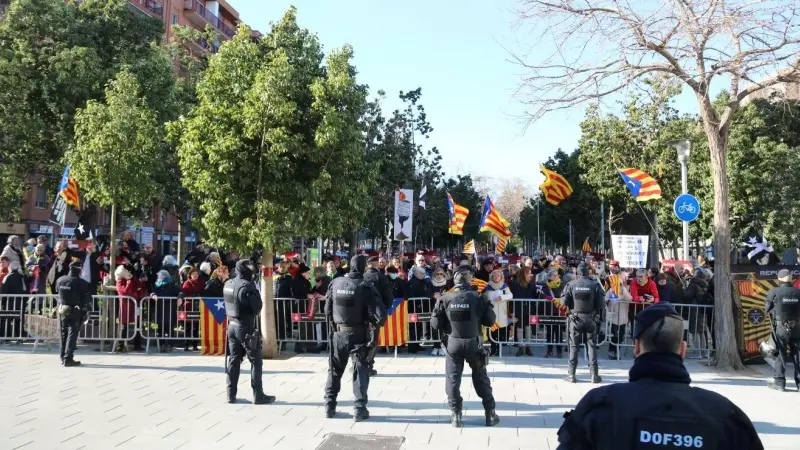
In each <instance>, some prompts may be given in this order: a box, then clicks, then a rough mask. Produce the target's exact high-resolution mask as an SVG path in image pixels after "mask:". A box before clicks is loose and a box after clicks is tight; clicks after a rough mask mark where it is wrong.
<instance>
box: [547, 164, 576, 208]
mask: <svg viewBox="0 0 800 450" xmlns="http://www.w3.org/2000/svg"><path fill="white" fill-rule="evenodd" d="M539 171H540V172H542V173H543V174H544V183H542V184H540V185H539V189H541V190H542V193H543V194H544V199H545V200H547V203H550V204H551V205H553V206H558V205H559V203H561V202H563V201H564V200H566V199H567V197H569V196H570V195H572V186H571V185H570V184H569V182H568V181H567V179H566V178H564V177H562V176H561V175H559V174H557V173H555V172H553V171H552V170H549V169H545V168H544V166H540V167H539Z"/></svg>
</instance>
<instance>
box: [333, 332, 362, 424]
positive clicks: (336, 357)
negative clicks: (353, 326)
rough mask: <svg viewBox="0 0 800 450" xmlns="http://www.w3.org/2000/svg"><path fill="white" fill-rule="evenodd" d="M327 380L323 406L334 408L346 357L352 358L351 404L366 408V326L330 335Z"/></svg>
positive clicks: (357, 407) (345, 366) (358, 408)
mask: <svg viewBox="0 0 800 450" xmlns="http://www.w3.org/2000/svg"><path fill="white" fill-rule="evenodd" d="M331 344H332V345H331V348H330V354H329V355H330V358H329V367H328V381H327V382H326V383H325V407H326V408H333V409H335V408H336V397H337V396H338V395H339V390H341V388H342V375H344V370H345V369H346V368H347V359H348V358H352V359H353V395H354V396H355V401H354V402H353V406H354V407H355V409H356V410H360V409H366V408H367V389H369V367H368V362H367V353H368V349H367V328H366V327H364V330H363V331H358V332H355V333H343V332H340V331H337V332H335V333H333V336H331Z"/></svg>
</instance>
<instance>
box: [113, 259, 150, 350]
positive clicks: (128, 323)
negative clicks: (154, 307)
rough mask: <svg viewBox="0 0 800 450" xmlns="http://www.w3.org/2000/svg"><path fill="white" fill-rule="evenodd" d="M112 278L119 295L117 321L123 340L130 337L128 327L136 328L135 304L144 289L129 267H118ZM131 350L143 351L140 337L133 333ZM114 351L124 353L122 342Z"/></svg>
mask: <svg viewBox="0 0 800 450" xmlns="http://www.w3.org/2000/svg"><path fill="white" fill-rule="evenodd" d="M114 277H115V280H116V285H117V294H118V295H119V316H118V319H119V323H120V326H121V328H122V337H123V338H125V337H127V336H130V333H128V330H129V329H130V327H135V326H136V302H137V301H138V300H139V299H141V298H142V296H143V295H144V293H145V291H146V288H145V286H144V283H142V282H141V280H139V279H138V278H136V277H134V276H133V273H132V271H131V268H130V267H126V266H118V267H117V268H116V270H115V271H114ZM131 299H133V301H132V300H131ZM133 349H134V350H136V351H143V350H144V349H143V348H142V344H141V336H139V334H138V333H134V338H133ZM116 351H118V352H124V351H125V344H124V342H119V343H118V344H117V349H116Z"/></svg>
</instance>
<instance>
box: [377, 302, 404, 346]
mask: <svg viewBox="0 0 800 450" xmlns="http://www.w3.org/2000/svg"><path fill="white" fill-rule="evenodd" d="M407 303H408V302H406V300H405V299H403V298H396V299H394V301H393V302H392V306H391V307H390V308H389V309H388V310H387V311H386V313H387V314H388V316H389V317H387V318H386V323H385V324H383V327H381V329H380V332H379V333H378V345H380V346H383V347H394V346H397V345H405V344H406V342H408V306H407Z"/></svg>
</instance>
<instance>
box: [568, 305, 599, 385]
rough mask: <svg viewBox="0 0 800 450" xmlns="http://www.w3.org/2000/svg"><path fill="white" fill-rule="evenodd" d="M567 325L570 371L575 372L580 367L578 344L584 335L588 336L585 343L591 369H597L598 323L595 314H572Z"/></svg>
mask: <svg viewBox="0 0 800 450" xmlns="http://www.w3.org/2000/svg"><path fill="white" fill-rule="evenodd" d="M567 327H568V329H567V339H568V342H569V373H575V369H576V368H577V367H578V344H579V343H580V341H581V337H582V336H585V337H586V339H585V340H584V344H586V351H587V352H588V353H589V369H597V323H595V321H594V314H570V316H569V317H567Z"/></svg>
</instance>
